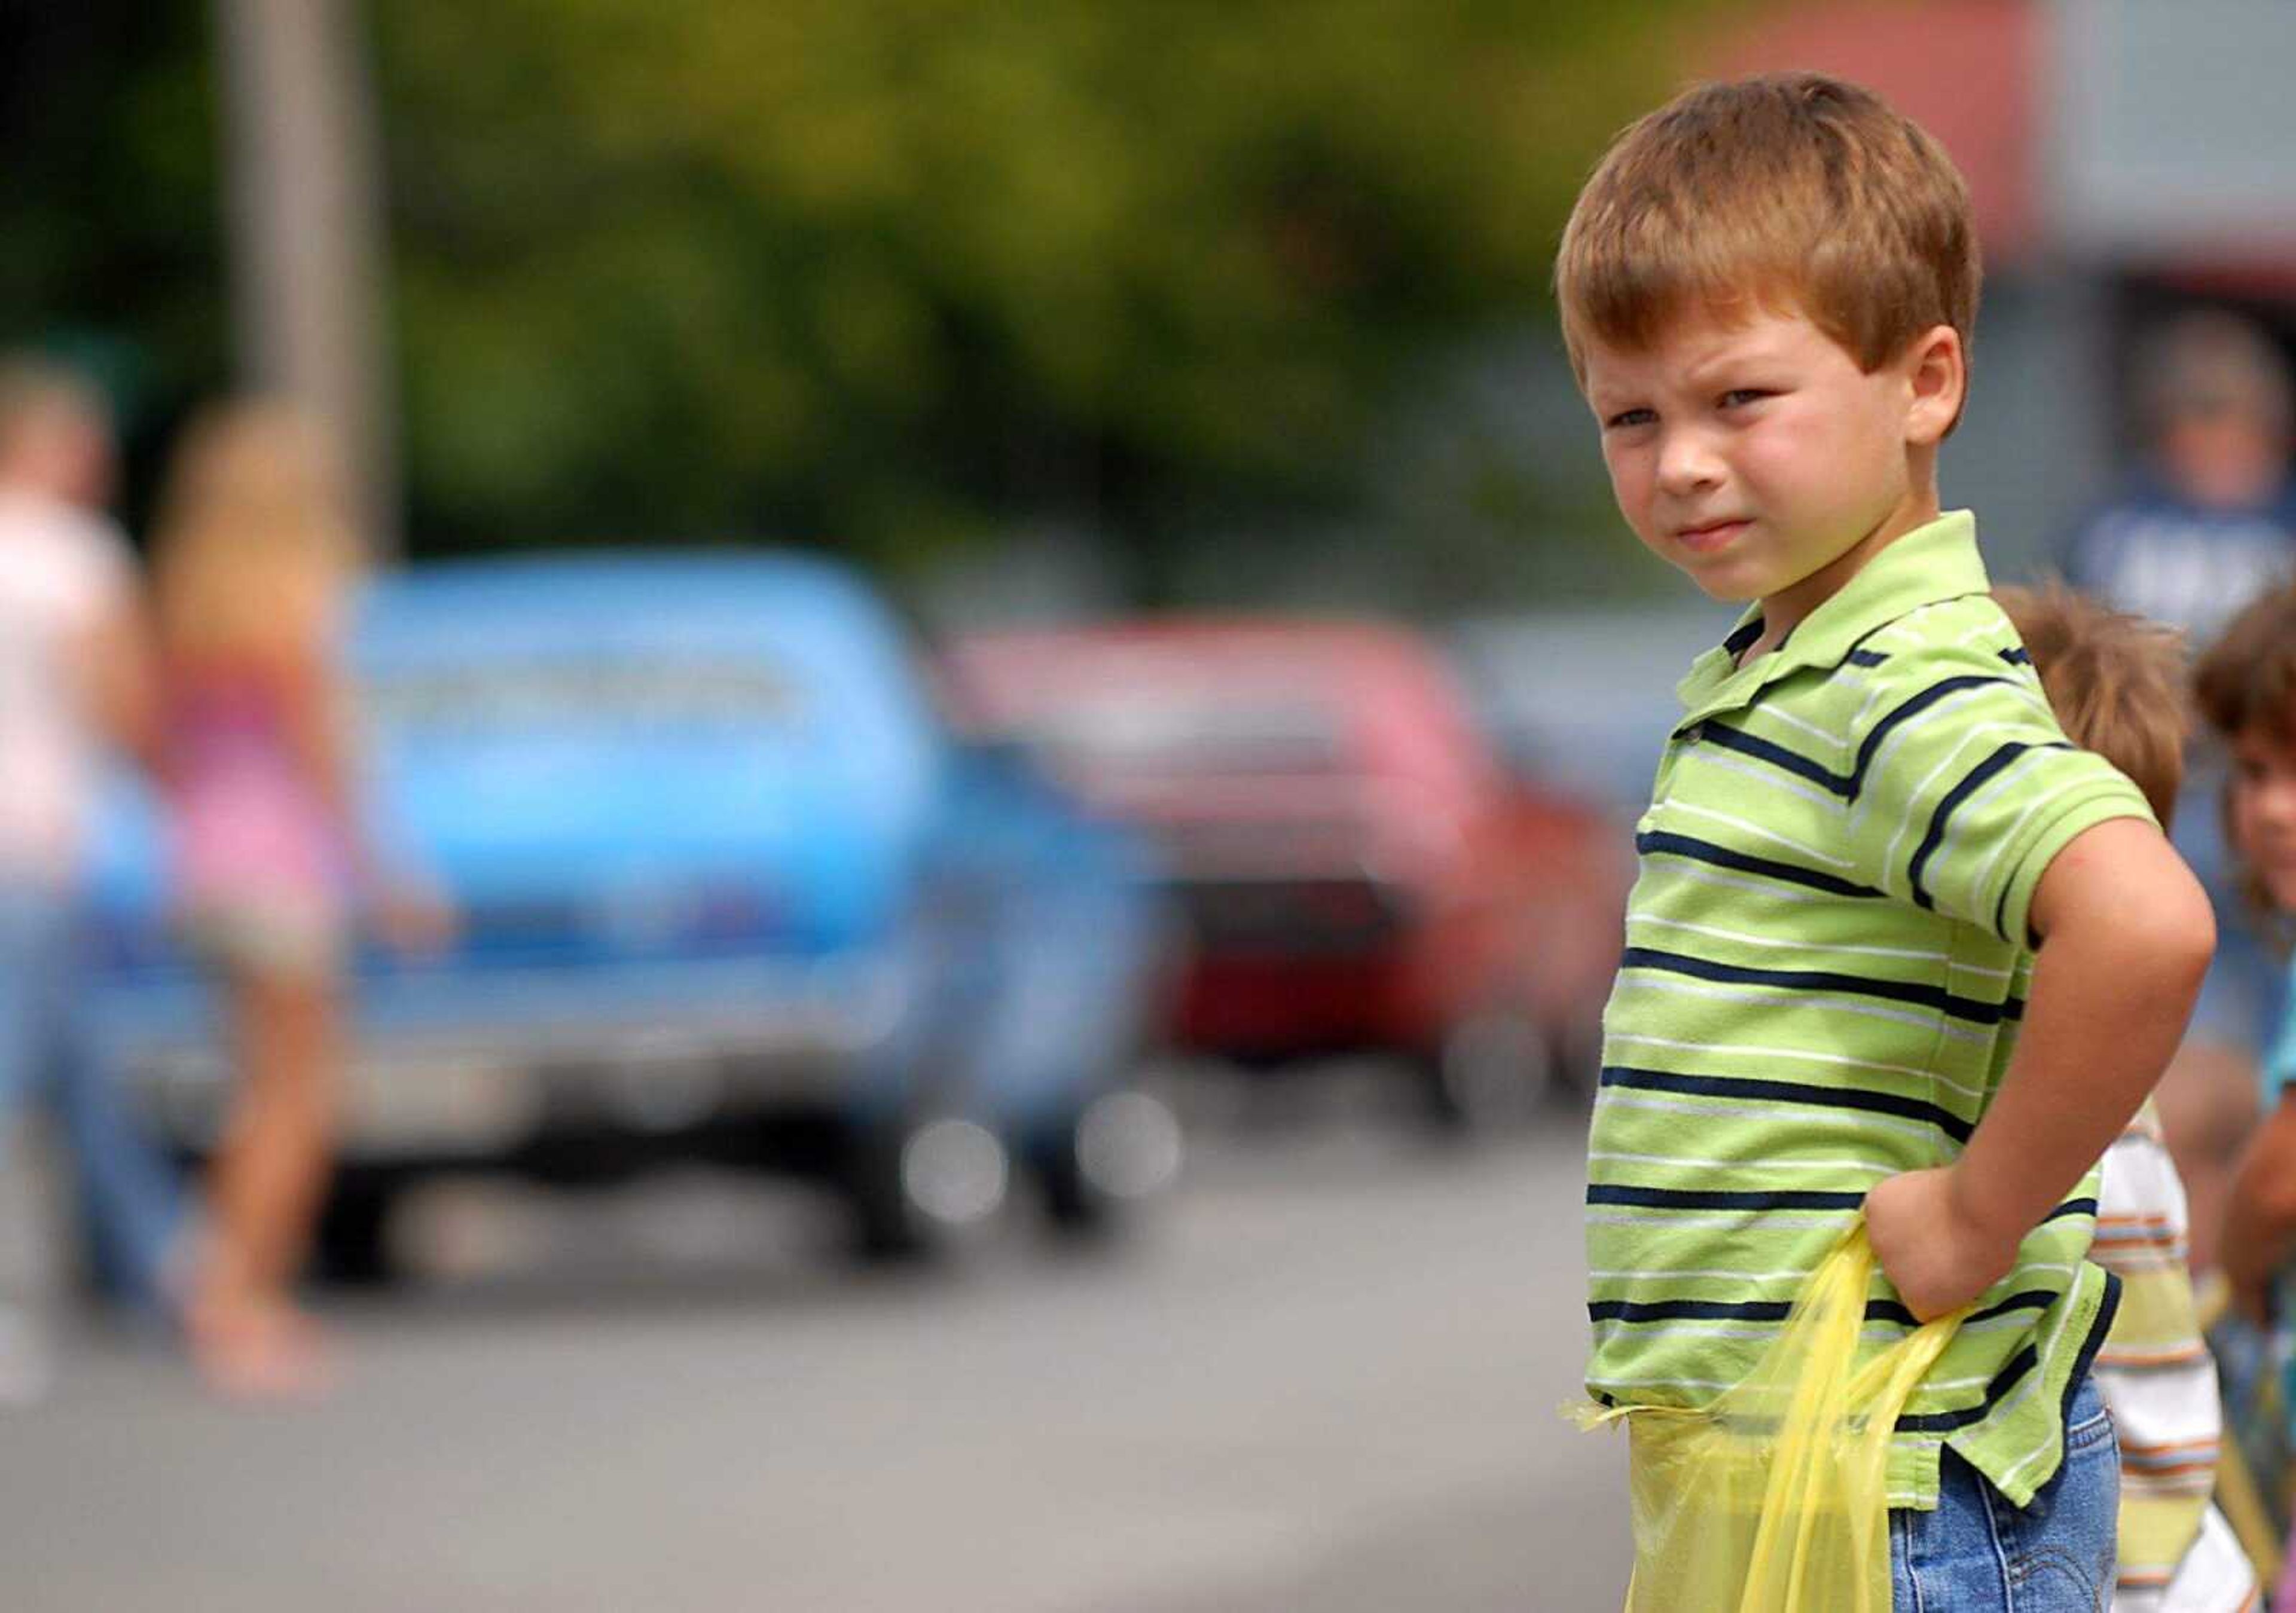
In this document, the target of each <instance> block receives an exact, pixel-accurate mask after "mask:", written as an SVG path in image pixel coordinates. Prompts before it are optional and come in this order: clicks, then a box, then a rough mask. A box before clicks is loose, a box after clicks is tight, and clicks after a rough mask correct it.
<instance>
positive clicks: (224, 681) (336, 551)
mask: <svg viewBox="0 0 2296 1613" xmlns="http://www.w3.org/2000/svg"><path fill="white" fill-rule="evenodd" d="M360 558H361V556H360V545H359V543H358V540H357V536H356V535H355V534H354V533H353V531H352V530H351V528H350V525H349V522H348V516H347V513H346V511H345V505H344V503H343V498H342V495H341V488H340V485H339V483H338V480H337V478H336V476H335V474H334V470H333V467H332V465H330V464H329V463H328V462H327V459H326V456H325V454H324V453H323V452H322V450H321V447H320V445H319V443H318V440H317V438H316V435H315V434H314V433H313V432H312V431H311V430H309V429H308V427H307V425H306V423H305V422H302V421H301V420H299V419H298V418H297V417H296V416H294V415H293V414H291V413H289V412H287V411H286V410H285V409H283V408H282V407H279V406H277V405H266V404H240V405H229V406H225V407H222V408H219V409H217V410H216V411H214V412H212V413H209V414H208V415H207V416H205V417H204V418H202V419H201V420H199V421H198V422H195V423H194V425H193V427H192V429H191V430H190V432H189V434H188V435H187V437H186V438H185V439H184V443H183V444H182V446H181V448H180V450H179V452H178V454H177V456H176V462H175V464H174V466H173V468H172V472H171V475H170V478H169V480H168V486H167V488H166V492H165V497H164V500H163V503H162V506H161V512H160V526H159V528H158V530H157V532H156V534H155V537H154V543H153V569H154V580H155V585H156V602H157V614H158V629H159V632H158V637H159V646H160V666H161V669H162V674H163V685H162V686H163V689H164V695H163V717H162V733H163V738H162V741H161V742H162V749H163V757H164V766H163V770H164V776H165V779H166V782H167V788H168V796H169V798H170V804H171V806H172V807H173V809H174V814H175V820H176V837H177V870H178V878H179V882H180V905H181V913H182V917H183V920H184V925H185V927H186V930H187V933H188V935H189V936H190V938H191V939H192V941H193V944H194V945H195V946H196V947H197V948H198V950H199V951H200V952H201V954H202V955H203V956H204V958H205V959H206V960H207V961H208V962H209V963H210V964H211V965H212V967H213V969H214V970H215V971H216V973H217V976H218V978H220V980H221V981H222V983H223V985H224V987H225V990H226V992H227V994H228V997H229V1002H230V1010H231V1021H232V1028H233V1032H234V1036H235V1037H236V1040H237V1051H238V1057H239V1069H240V1080H239V1085H238V1090H237V1093H236V1101H235V1103H234V1110H233V1113H232V1117H231V1120H230V1123H229V1125H228V1126H227V1127H226V1129H225V1134H224V1136H223V1139H222V1141H221V1142H220V1144H219V1146H218V1149H217V1155H216V1158H215V1161H214V1174H213V1179H212V1183H211V1202H212V1209H213V1216H214V1222H215V1229H214V1230H215V1236H214V1239H213V1242H212V1247H211V1249H209V1252H208V1256H207V1257H206V1259H205V1260H204V1262H203V1266H202V1270H201V1274H200V1277H199V1280H198V1284H197V1289H196V1292H195V1295H194V1297H193V1305H192V1308H191V1314H190V1324H191V1336H192V1343H193V1350H194V1353H195V1355H196V1356H197V1358H198V1360H199V1361H200V1363H201V1366H202V1368H203V1370H204V1371H206V1372H207V1374H208V1376H209V1379H210V1380H211V1381H213V1382H214V1383H215V1384H216V1385H217V1387H218V1388H222V1389H224V1390H225V1391H226V1392H229V1393H234V1394H242V1395H250V1396H266V1397H267V1396H279V1395H293V1394H298V1393H304V1392H308V1391H312V1390H316V1389H317V1388H322V1387H324V1383H325V1382H326V1380H327V1377H328V1364H329V1363H328V1361H327V1358H326V1352H325V1351H324V1348H323V1346H322V1341H321V1339H320V1338H319V1335H318V1333H317V1331H316V1329H315V1327H314V1325H313V1323H312V1322H311V1321H310V1319H309V1318H308V1317H307V1315H306V1314H304V1313H303V1312H302V1311H301V1310H300V1309H299V1307H298V1306H296V1305H295V1303H294V1302H293V1300H292V1298H291V1283H292V1281H293V1280H294V1279H295V1277H296V1275H297V1273H298V1272H299V1267H300V1265H301V1263H302V1260H303V1257H304V1256H305V1253H306V1251H307V1248H308V1245H309V1242H310V1238H311V1232H312V1229H313V1225H314V1223H315V1220H316V1216H317V1213H318V1210H319V1208H320V1204H321V1200H322V1197H323V1194H324V1190H325V1186H326V1182H327V1177H328V1171H329V1151H330V1132H331V1126H332V1118H333V1114H334V1106H335V1101H336V1095H337V1094H336V1086H337V1070H338V1066H339V1063H340V1056H341V1047H340V1044H341V1026H340V1011H341V996H342V975H343V967H344V962H345V954H346V950H347V946H348V933H349V925H348V921H349V907H350V899H351V897H352V895H353V893H354V891H355V890H357V889H359V888H362V887H363V886H369V887H371V886H372V884H373V879H374V876H375V875H376V874H377V873H378V872H379V870H378V869H377V868H376V866H375V864H374V861H373V857H372V856H371V855H370V853H369V851H368V848H367V844H366V840H365V836H364V834H363V833H362V831H361V820H360V808H359V805H358V801H357V786H356V782H355V779H354V776H353V771H354V770H353V767H352V765H351V757H350V752H351V743H350V732H349V727H348V716H349V712H348V701H347V692H346V689H345V685H344V684H343V681H342V677H341V675H340V671H339V669H338V667H337V662H336V651H337V645H338V643H339V641H340V635H341V631H342V627H343V625H344V618H345V613H346V606H347V604H348V595H349V593H350V590H351V587H352V585H353V584H354V582H355V581H356V580H357V574H358V569H359V563H360ZM384 911H385V913H386V915H387V916H391V915H398V916H399V918H400V928H401V929H407V928H408V927H409V925H410V924H411V923H414V922H418V921H415V920H410V919H408V918H406V916H405V915H408V914H415V913H419V911H420V910H419V908H418V907H415V906H412V905H398V906H392V905H389V904H386V905H385V909H384Z"/></svg>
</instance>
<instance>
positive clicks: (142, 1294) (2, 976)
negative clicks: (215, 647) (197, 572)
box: [0, 360, 189, 1399]
mask: <svg viewBox="0 0 2296 1613" xmlns="http://www.w3.org/2000/svg"><path fill="white" fill-rule="evenodd" d="M113 468H114V462H113V450H112V441H111V415H110V412H109V410H108V408H107V407H106V405H105V403H104V401H103V399H102V397H101V395H100V394H98V393H97V392H95V391H94V389H92V388H90V387H89V386H88V385H87V384H86V383H85V382H84V381H81V380H80V379H79V378H78V377H77V376H75V375H73V374H71V373H69V372H66V371H62V370H59V369H57V368H55V367H54V366H53V365H49V364H43V363H40V362H37V361H34V360H15V361H12V362H9V363H6V364H0V780H4V788H0V1122H5V1121H7V1120H9V1119H11V1118H12V1117H13V1115H14V1113H15V1111H16V1109H17V1108H18V1106H19V1103H20V1102H21V1100H22V1099H23V1098H25V1097H26V1096H27V1095H30V1094H35V1093H36V1094H37V1095H39V1096H41V1097H43V1098H45V1099H46V1100H48V1101H52V1102H53V1104H54V1105H55V1107H56V1109H57V1112H58V1113H59V1115H60V1117H61V1119H62V1121H63V1124H64V1137H65V1141H66V1142H68V1143H69V1145H70V1153H71V1158H72V1163H73V1166H74V1167H75V1175H76V1177H77V1183H76V1185H77V1188H78V1200H79V1201H80V1203H81V1205H82V1207H83V1208H84V1210H85V1211H86V1215H87V1216H88V1219H89V1222H90V1225H89V1227H88V1229H87V1230H88V1232H89V1233H90V1234H91V1239H90V1242H91V1252H92V1253H93V1254H94V1256H95V1257H96V1258H97V1262H98V1266H99V1269H100V1272H101V1273H102V1275H103V1276H104V1277H106V1278H107V1279H108V1280H110V1281H111V1283H112V1285H113V1286H115V1287H117V1288H118V1289H119V1290H120V1291H122V1292H124V1293H125V1294H126V1295H127V1297H128V1298H131V1299H132V1300H134V1301H135V1302H136V1303H138V1304H139V1305H141V1306H143V1307H144V1308H146V1309H147V1310H150V1311H152V1312H154V1313H156V1314H160V1315H161V1316H163V1317H172V1316H173V1315H174V1314H175V1312H176V1306H177V1303H178V1301H179V1299H180V1290H181V1288H182V1286H183V1283H182V1274H183V1273H182V1267H183V1265H184V1251H185V1249H186V1248H187V1245H188V1241H189V1240H188V1237H187V1231H188V1223H187V1221H186V1219H185V1217H184V1214H183V1208H184V1201H183V1197H182V1195H181V1193H180V1192H179V1191H178V1189H177V1184H176V1181H175V1178H174V1176H173V1175H172V1173H170V1172H169V1171H168V1168H167V1166H166V1163H165V1161H164V1160H163V1159H161V1158H160V1154H159V1153H158V1151H157V1150H156V1149H155V1148H154V1147H153V1145H152V1142H150V1141H149V1140H148V1139H147V1138H146V1137H145V1136H144V1135H143V1133H141V1132H140V1131H138V1130H137V1129H136V1127H135V1125H134V1124H133V1122H132V1119H131V1117H130V1116H129V1114H128V1112H127V1106H126V1104H125V1102H124V1101H123V1099H122V1096H121V1094H120V1093H119V1088H118V1086H117V1085H116V1084H115V1082H114V1081H113V1078H112V1072H111V1070H110V1069H107V1068H106V1067H105V1066H104V1064H103V1062H102V1060H100V1059H99V1058H98V1056H97V1051H96V1045H95V1039H94V1036H93V1035H92V1027H91V1026H90V1025H89V1023H88V1019H87V1005H86V1000H85V993H84V991H83V989H82V978H81V963H82V951H81V917H82V915H81V911H80V901H81V897H82V881H83V877H84V874H85V867H84V864H85V853H86V839H87V835H88V829H89V824H90V820H91V816H92V814H93V810H94V802H95V793H96V780H97V775H98V771H99V767H100V765H101V763H102V759H103V757H105V756H106V755H107V753H109V754H112V755H135V754H137V753H141V752H146V751H148V748H149V741H150V736H151V725H150V716H151V710H150V696H151V684H150V678H149V664H148V663H149V655H148V645H147V643H146V642H145V638H144V622H143V610H142V602H141V599H140V594H139V590H138V588H137V586H136V580H135V566H134V563H133V561H132V558H131V556H130V554H129V552H128V548H127V541H126V539H125V538H124V537H123V536H121V535H120V532H119V528H117V527H115V526H113V525H112V524H111V521H110V520H108V519H107V518H106V517H105V516H104V514H103V513H102V512H103V508H104V506H105V504H108V503H109V502H110V500H111V487H112V480H113ZM39 1334H40V1330H39V1327H38V1325H37V1321H36V1319H35V1318H34V1317H33V1316H32V1315H31V1314H29V1312H27V1311H26V1310H24V1309H22V1308H21V1307H10V1306H0V1399H24V1398H29V1397H30V1396H33V1395H36V1394H37V1392H38V1391H39V1389H40V1388H41V1386H42V1384H43V1383H44V1382H45V1378H46V1374H47V1360H46V1351H45V1345H44V1343H43V1342H42V1340H41V1339H40V1337H39Z"/></svg>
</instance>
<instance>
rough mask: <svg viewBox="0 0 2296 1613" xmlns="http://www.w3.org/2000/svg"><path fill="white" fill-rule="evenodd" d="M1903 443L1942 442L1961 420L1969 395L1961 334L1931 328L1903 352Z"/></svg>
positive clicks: (1947, 328)
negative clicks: (1904, 400)
mask: <svg viewBox="0 0 2296 1613" xmlns="http://www.w3.org/2000/svg"><path fill="white" fill-rule="evenodd" d="M1905 364H1906V372H1905V373H1906V383H1907V391H1908V394H1909V397H1908V399H1907V411H1906V440H1907V442H1908V443H1910V444H1912V445H1913V446H1915V447H1927V446H1931V445H1933V444H1936V443H1939V442H1942V441H1943V440H1944V439H1945V435H1946V433H1947V432H1948V431H1950V430H1953V427H1954V422H1956V421H1957V420H1959V419H1960V418H1961V405H1962V403H1963V401H1964V398H1966V397H1967V396H1968V393H1969V364H1968V362H1967V359H1966V356H1964V354H1963V352H1962V350H1961V332H1958V331H1956V330H1955V329H1954V328H1953V327H1952V326H1951V325H1931V327H1930V328H1929V329H1928V330H1926V331H1924V332H1922V333H1921V334H1920V335H1919V336H1916V337H1915V338H1914V340H1913V343H1912V345H1911V346H1910V347H1909V348H1907V351H1906V358H1905Z"/></svg>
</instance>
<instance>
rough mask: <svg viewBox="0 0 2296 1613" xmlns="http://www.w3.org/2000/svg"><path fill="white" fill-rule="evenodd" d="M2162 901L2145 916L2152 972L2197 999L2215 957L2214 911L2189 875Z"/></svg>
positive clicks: (2179, 881)
mask: <svg viewBox="0 0 2296 1613" xmlns="http://www.w3.org/2000/svg"><path fill="white" fill-rule="evenodd" d="M2179 872H2183V871H2182V870H2179ZM2163 897H2164V899H2162V900H2161V901H2160V902H2158V903H2157V904H2156V905H2154V906H2153V911H2152V912H2151V913H2148V914H2147V915H2146V923H2145V926H2144V928H2145V931H2146V938H2147V940H2148V942H2149V943H2150V946H2149V950H2150V951H2151V953H2152V954H2153V965H2154V968H2155V970H2157V971H2158V975H2159V978H2161V980H2162V981H2163V982H2164V983H2173V984H2174V985H2175V986H2177V987H2179V988H2181V989H2183V990H2184V991H2185V994H2186V995H2189V996H2198V995H2200V989H2201V980H2202V977H2203V976H2205V975H2206V974H2207V973H2208V972H2209V965H2210V962H2213V961H2214V960H2215V958H2216V955H2217V915H2216V910H2215V909H2214V908H2213V907H2212V906H2210V903H2209V897H2208V892H2206V891H2205V890H2203V889H2202V888H2201V884H2200V881H2199V880H2195V879H2194V878H2193V876H2192V875H2191V874H2190V873H2185V874H2184V877H2183V878H2182V879H2181V880H2177V881H2176V883H2175V884H2174V885H2173V886H2171V888H2170V892H2169V893H2163Z"/></svg>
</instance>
